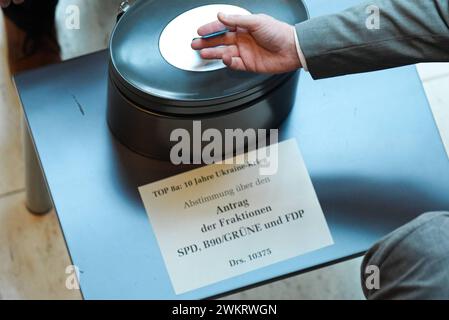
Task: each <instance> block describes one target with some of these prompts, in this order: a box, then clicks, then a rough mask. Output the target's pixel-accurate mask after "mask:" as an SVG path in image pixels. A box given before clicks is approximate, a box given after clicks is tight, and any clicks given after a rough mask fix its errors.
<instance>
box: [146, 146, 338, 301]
mask: <svg viewBox="0 0 449 320" xmlns="http://www.w3.org/2000/svg"><path fill="white" fill-rule="evenodd" d="M267 148H273V147H267ZM276 148H277V151H278V165H277V173H276V174H273V175H269V176H263V175H261V174H260V172H261V171H260V170H259V169H260V166H261V163H260V162H259V161H257V162H254V163H252V162H246V163H243V164H233V165H227V164H213V165H209V166H206V167H203V168H200V169H196V170H193V171H190V172H187V173H184V174H181V175H177V176H174V177H171V178H168V179H165V180H162V181H158V182H155V183H152V184H149V185H146V186H143V187H141V188H139V190H140V193H141V196H142V199H143V202H144V204H145V208H146V210H147V213H148V215H149V218H150V221H151V225H152V227H153V229H154V232H155V234H156V237H157V240H158V242H159V246H160V249H161V252H162V256H163V258H164V260H165V264H166V267H167V270H168V273H169V275H170V278H171V281H172V284H173V287H174V291H175V293H176V294H182V293H185V292H188V291H192V290H195V289H198V288H201V287H204V286H207V285H211V284H214V283H216V282H219V281H222V280H225V279H229V278H231V277H235V276H238V275H241V274H244V273H247V272H250V271H252V270H256V269H258V268H261V267H265V266H268V265H271V264H274V263H277V262H281V261H284V260H287V259H290V258H293V257H296V256H298V255H301V254H304V253H307V252H310V251H313V250H317V249H320V248H323V247H326V246H329V245H332V244H333V240H332V236H331V234H330V231H329V228H328V226H327V223H326V220H325V217H324V215H323V211H322V209H321V207H320V204H319V202H318V199H317V196H316V194H315V191H314V188H313V186H312V183H311V180H310V177H309V174H308V172H307V169H306V167H305V164H304V161H303V159H302V156H301V154H300V152H299V149H298V146H297V143H296V141H294V140H289V141H285V142H282V143H280V144H278V145H276ZM267 151H269V149H267ZM254 152H256V151H254Z"/></svg>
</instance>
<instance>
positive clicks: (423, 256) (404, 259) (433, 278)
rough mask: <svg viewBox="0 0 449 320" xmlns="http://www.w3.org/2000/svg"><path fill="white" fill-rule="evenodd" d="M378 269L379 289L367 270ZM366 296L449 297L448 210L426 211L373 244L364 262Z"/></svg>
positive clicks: (371, 297)
mask: <svg viewBox="0 0 449 320" xmlns="http://www.w3.org/2000/svg"><path fill="white" fill-rule="evenodd" d="M368 266H375V267H378V268H379V275H380V288H379V289H371V290H369V289H368V288H367V286H366V283H367V282H368V285H370V284H372V282H371V281H372V278H369V277H370V276H371V275H372V273H371V271H370V272H368V273H366V272H365V270H367V267H368ZM361 271H362V287H363V290H364V293H365V296H366V297H367V299H373V300H374V299H399V300H407V299H449V212H432V213H426V214H423V215H422V216H420V217H418V218H416V219H415V220H413V221H412V222H410V223H408V224H406V225H405V226H403V227H401V228H399V229H398V230H396V231H394V232H393V233H391V234H390V235H388V236H386V237H385V238H384V239H383V240H381V241H380V242H378V243H377V244H376V245H375V246H373V247H372V248H371V249H370V250H369V251H368V253H367V254H366V256H365V258H364V260H363V263H362V270H361Z"/></svg>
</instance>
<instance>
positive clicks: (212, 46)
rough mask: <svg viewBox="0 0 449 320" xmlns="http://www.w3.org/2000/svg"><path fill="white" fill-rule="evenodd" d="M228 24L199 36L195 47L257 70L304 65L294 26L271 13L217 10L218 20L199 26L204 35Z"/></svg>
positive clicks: (233, 66)
mask: <svg viewBox="0 0 449 320" xmlns="http://www.w3.org/2000/svg"><path fill="white" fill-rule="evenodd" d="M225 28H228V29H229V30H230V32H228V33H226V34H224V35H222V36H219V37H216V38H211V39H196V40H193V42H192V48H193V49H194V50H201V51H200V54H201V58H203V59H222V60H223V62H224V64H225V65H227V66H228V67H229V68H231V69H234V70H240V71H248V72H257V73H284V72H289V71H293V70H296V69H298V68H300V67H301V62H300V59H299V56H298V52H297V49H296V39H295V36H296V35H295V29H294V26H291V25H289V24H287V23H284V22H281V21H278V20H276V19H274V18H272V17H270V16H267V15H263V14H258V15H226V14H224V13H219V14H218V21H215V22H212V23H209V24H207V25H204V26H202V27H201V28H199V29H198V34H199V35H200V36H204V35H207V34H210V33H213V32H217V31H221V30H223V29H225Z"/></svg>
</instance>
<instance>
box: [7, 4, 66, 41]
mask: <svg viewBox="0 0 449 320" xmlns="http://www.w3.org/2000/svg"><path fill="white" fill-rule="evenodd" d="M57 4H58V0H26V1H25V2H24V3H23V4H21V5H10V6H9V7H8V8H6V9H3V12H4V14H5V16H6V17H8V18H9V19H10V20H11V21H12V22H14V23H15V24H16V25H17V26H18V27H19V28H20V29H22V30H24V31H25V32H26V33H27V34H28V35H30V36H31V37H34V36H40V35H43V34H48V33H50V32H52V30H53V28H54V21H55V11H56V5H57Z"/></svg>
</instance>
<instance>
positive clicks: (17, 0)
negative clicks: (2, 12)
mask: <svg viewBox="0 0 449 320" xmlns="http://www.w3.org/2000/svg"><path fill="white" fill-rule="evenodd" d="M23 1H24V0H12V2H13V3H14V4H21V3H23ZM10 4H11V0H0V6H1V7H2V8H6V7H8V6H9V5H10Z"/></svg>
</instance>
